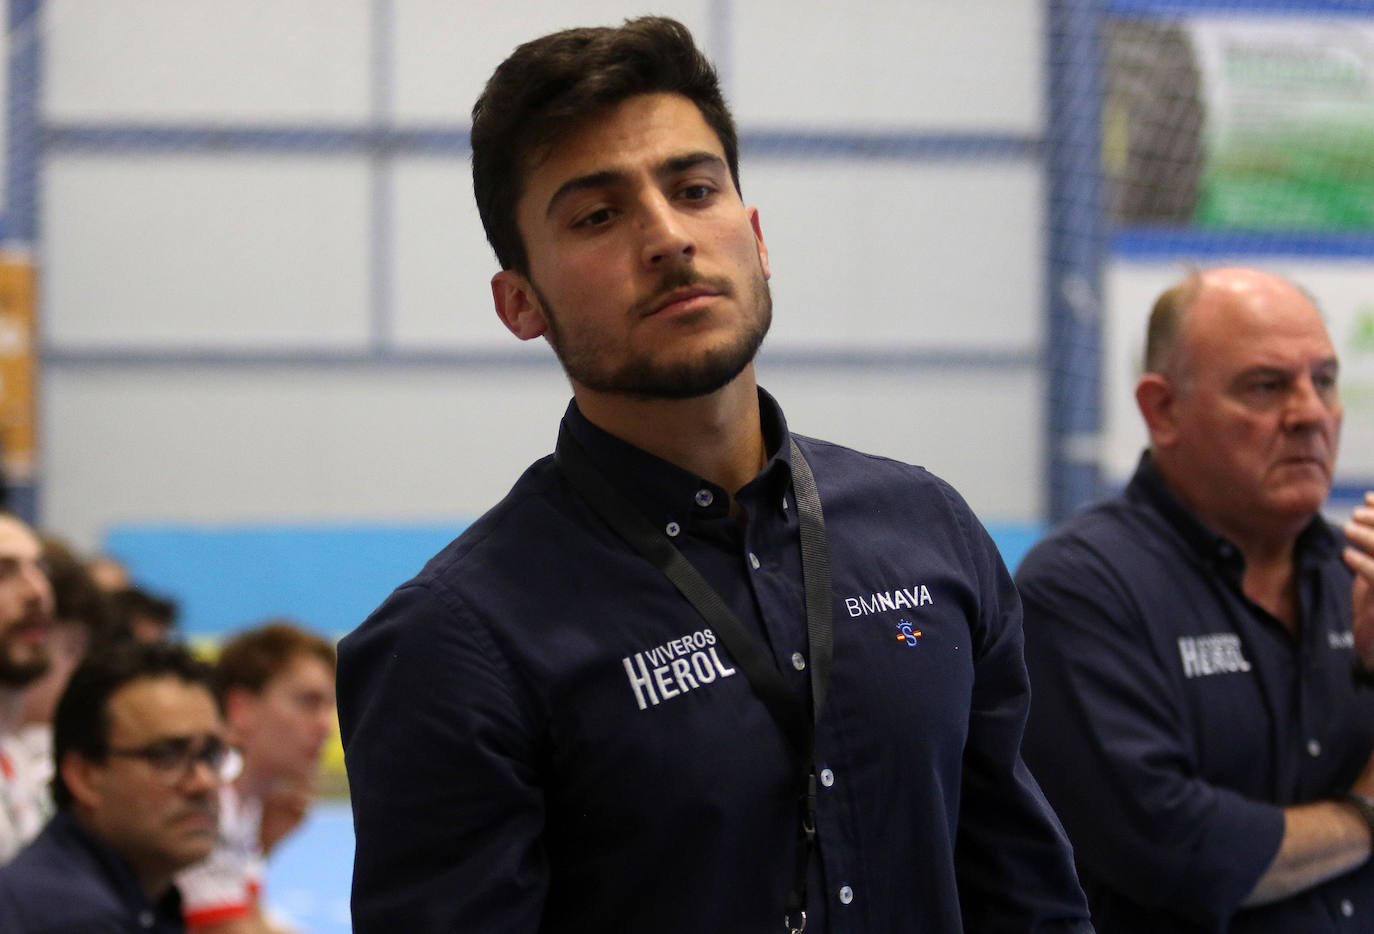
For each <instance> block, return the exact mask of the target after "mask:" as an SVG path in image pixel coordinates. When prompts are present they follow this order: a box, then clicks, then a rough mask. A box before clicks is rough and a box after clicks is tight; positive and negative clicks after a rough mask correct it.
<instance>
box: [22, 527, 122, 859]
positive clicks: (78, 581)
mask: <svg viewBox="0 0 1374 934" xmlns="http://www.w3.org/2000/svg"><path fill="white" fill-rule="evenodd" d="M42 544H43V560H44V562H45V564H46V567H47V575H48V580H49V582H50V583H51V586H52V593H53V603H54V610H53V623H52V630H51V635H50V637H49V639H48V658H49V665H48V670H47V671H46V672H44V673H43V674H42V675H40V676H39V677H38V679H37V680H35V681H34V682H33V683H32V684H30V685H29V686H28V688H27V689H26V690H25V691H24V698H23V704H22V713H21V715H20V719H19V726H18V729H17V730H16V732H15V733H14V734H13V735H12V736H11V737H9V738H7V740H6V741H5V744H4V745H5V748H6V750H7V751H8V752H9V753H10V754H11V755H12V756H13V757H14V760H15V761H16V763H17V767H18V768H19V769H20V770H21V771H24V772H25V773H26V774H28V775H29V776H30V781H31V782H32V783H33V784H35V785H37V786H38V787H39V788H40V789H42V790H43V797H44V798H45V799H46V798H47V794H46V789H47V787H48V782H49V780H51V778H52V772H53V764H52V718H53V712H54V711H55V710H56V708H57V699H58V698H59V697H61V696H62V690H63V688H65V687H66V686H67V680H68V679H69V678H70V677H71V674H72V671H73V670H75V668H76V666H77V665H78V664H80V663H81V660H82V659H83V658H85V657H86V654H87V653H88V652H89V651H91V650H92V649H93V648H98V647H103V646H107V645H108V644H109V642H110V640H111V639H112V637H113V625H114V621H113V617H112V616H111V612H110V605H109V602H108V599H107V597H106V595H105V593H104V591H102V590H101V589H100V588H99V587H98V586H97V585H96V583H95V581H94V580H93V579H92V578H91V575H90V573H89V572H88V571H87V570H86V566H85V565H84V564H83V563H82V562H81V560H80V559H79V558H78V557H77V556H76V555H75V554H74V553H73V552H72V550H71V549H70V548H69V547H68V546H67V545H66V544H65V543H63V542H61V541H57V540H55V539H52V538H46V537H45V538H44V539H43V541H42ZM51 813H52V808H51V802H50V801H46V800H45V801H44V807H43V817H44V819H46V818H47V817H48V816H49V815H50V814H51ZM35 832H36V830H35Z"/></svg>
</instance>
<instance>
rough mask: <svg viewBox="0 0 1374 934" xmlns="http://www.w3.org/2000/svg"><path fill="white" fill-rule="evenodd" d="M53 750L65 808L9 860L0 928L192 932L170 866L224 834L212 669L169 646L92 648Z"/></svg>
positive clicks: (69, 692) (21, 933)
mask: <svg viewBox="0 0 1374 934" xmlns="http://www.w3.org/2000/svg"><path fill="white" fill-rule="evenodd" d="M53 747H54V757H55V759H56V769H57V777H56V779H55V781H54V783H53V798H54V800H55V801H56V803H57V808H58V810H57V814H56V815H54V817H53V818H52V820H50V821H48V824H47V826H46V827H44V829H43V832H42V833H41V834H40V835H39V836H38V839H36V840H34V841H33V843H31V844H30V845H29V846H28V847H27V848H25V849H24V850H23V851H22V852H21V853H20V854H19V855H18V857H16V858H15V860H14V861H13V862H12V863H10V864H9V865H8V866H6V867H5V868H4V869H0V931H4V932H5V934H59V932H61V934H76V932H82V934H86V932H91V934H95V932H100V931H104V932H115V931H121V932H126V931H127V932H132V931H146V932H151V934H179V932H182V931H184V930H185V927H184V925H183V922H182V918H181V899H180V896H179V895H178V893H177V890H176V887H175V886H174V885H173V876H174V875H175V873H176V872H177V870H179V869H182V868H184V867H186V866H189V865H190V864H192V863H194V862H195V861H197V860H199V859H202V858H204V856H205V855H206V854H207V853H209V852H210V850H211V848H212V847H213V846H214V845H215V832H216V827H217V825H218V816H217V813H216V808H217V796H216V794H215V791H216V789H217V787H218V786H219V785H220V782H221V777H220V776H221V768H222V766H223V765H224V762H225V756H226V753H227V746H226V745H225V742H224V738H223V723H222V721H221V719H220V714H219V710H218V707H217V705H216V702H215V697H214V694H213V692H212V690H211V685H210V671H209V667H208V666H207V665H205V664H204V663H203V662H199V661H197V660H195V659H194V658H193V657H192V656H191V654H190V653H189V652H188V651H187V650H186V649H185V648H184V647H182V646H179V645H172V644H152V645H145V644H137V643H129V644H125V645H122V646H118V647H116V648H114V649H112V650H110V651H107V652H101V653H99V654H96V655H93V656H91V657H89V658H87V659H86V661H85V662H83V663H82V664H81V665H80V666H79V667H78V668H77V670H76V671H75V673H73V675H72V677H71V680H70V681H69V683H68V685H67V689H66V691H65V692H63V695H62V699H61V700H60V701H59V702H58V705H57V714H56V717H55V720H54V737H53Z"/></svg>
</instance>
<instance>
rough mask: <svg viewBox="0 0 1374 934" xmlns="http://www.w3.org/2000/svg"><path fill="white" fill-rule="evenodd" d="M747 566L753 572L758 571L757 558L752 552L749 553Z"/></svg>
mask: <svg viewBox="0 0 1374 934" xmlns="http://www.w3.org/2000/svg"><path fill="white" fill-rule="evenodd" d="M749 566H750V567H751V568H753V569H754V570H755V571H757V570H758V569H759V556H758V555H756V554H754V553H753V552H752V551H751V552H749Z"/></svg>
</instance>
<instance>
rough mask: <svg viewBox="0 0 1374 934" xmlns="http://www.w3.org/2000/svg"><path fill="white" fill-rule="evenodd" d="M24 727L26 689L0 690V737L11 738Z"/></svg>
mask: <svg viewBox="0 0 1374 934" xmlns="http://www.w3.org/2000/svg"><path fill="white" fill-rule="evenodd" d="M23 725H24V689H23V688H0V736H9V735H11V734H13V733H15V732H17V731H18V730H19V728H20V727H21V726H23Z"/></svg>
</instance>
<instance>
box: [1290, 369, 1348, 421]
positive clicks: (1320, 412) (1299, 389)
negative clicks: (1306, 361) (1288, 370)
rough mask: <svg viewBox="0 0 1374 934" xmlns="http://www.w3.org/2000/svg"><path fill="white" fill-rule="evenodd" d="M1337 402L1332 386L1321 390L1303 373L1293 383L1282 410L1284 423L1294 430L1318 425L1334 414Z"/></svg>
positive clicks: (1337, 407) (1337, 405) (1337, 406)
mask: <svg viewBox="0 0 1374 934" xmlns="http://www.w3.org/2000/svg"><path fill="white" fill-rule="evenodd" d="M1339 404H1340V403H1339V401H1338V400H1337V397H1336V390H1335V389H1334V388H1328V389H1326V390H1323V389H1322V388H1321V387H1319V386H1318V385H1317V384H1316V383H1315V382H1314V381H1313V379H1312V377H1311V376H1309V375H1305V376H1303V377H1301V378H1300V379H1298V380H1297V381H1296V382H1295V383H1294V384H1293V391H1292V392H1291V393H1290V394H1289V398H1288V406H1287V408H1286V410H1285V412H1284V422H1285V425H1286V426H1287V427H1288V428H1290V429H1295V430H1296V429H1303V428H1311V427H1314V426H1317V425H1320V424H1322V423H1323V422H1326V421H1328V420H1330V419H1331V418H1332V417H1333V416H1334V415H1335V414H1336V412H1337V411H1338V409H1339Z"/></svg>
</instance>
